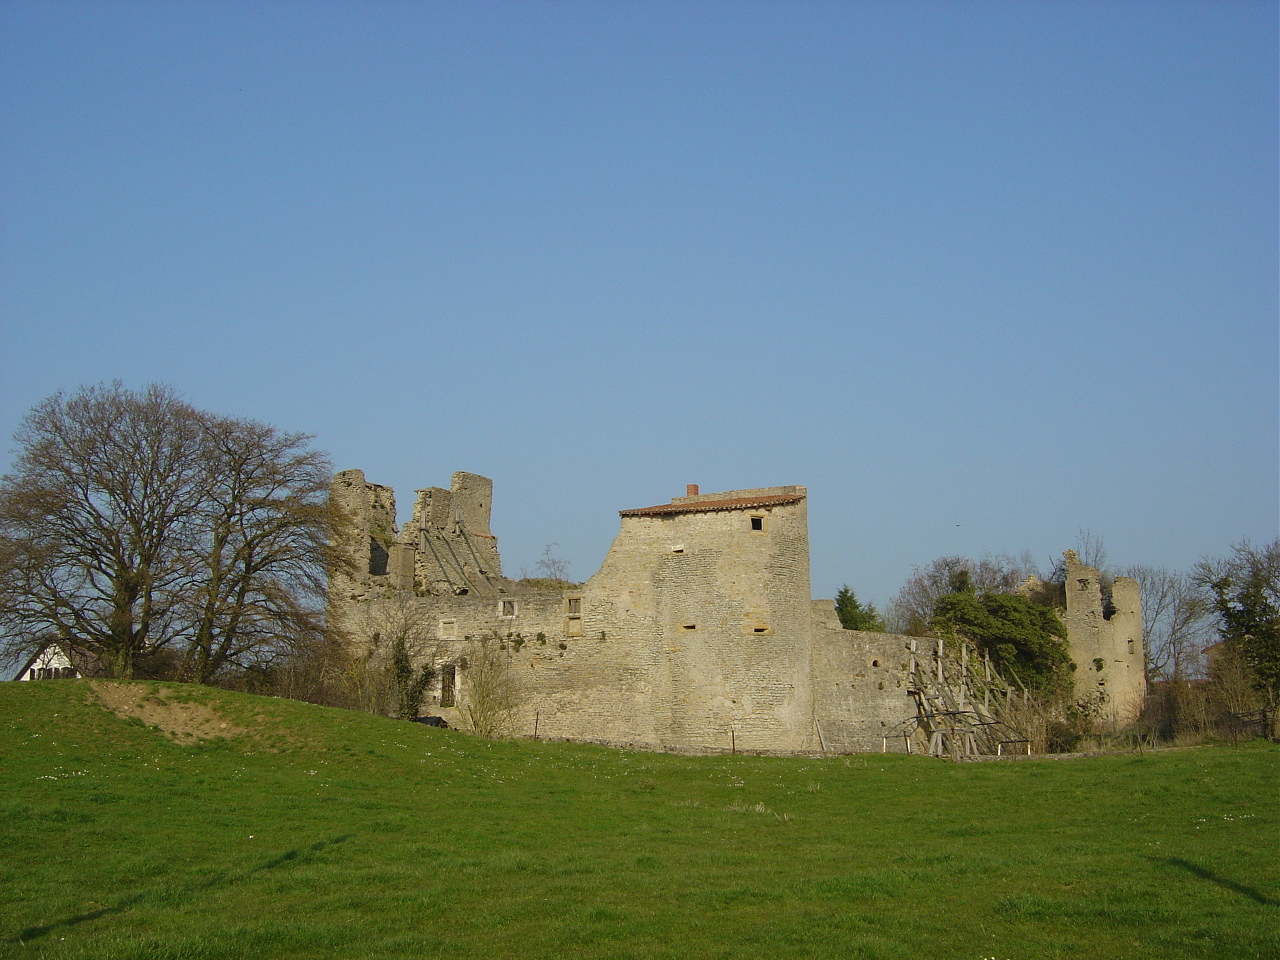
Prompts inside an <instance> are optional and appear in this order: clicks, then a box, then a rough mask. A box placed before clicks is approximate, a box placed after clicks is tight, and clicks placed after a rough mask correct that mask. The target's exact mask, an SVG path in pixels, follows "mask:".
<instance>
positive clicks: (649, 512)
mask: <svg viewBox="0 0 1280 960" xmlns="http://www.w3.org/2000/svg"><path fill="white" fill-rule="evenodd" d="M803 499H804V495H803V494H799V493H780V494H772V495H770V496H766V497H736V498H734V499H732V500H693V501H690V502H687V503H660V504H658V505H657V506H656V507H637V508H636V509H634V510H619V511H618V515H619V516H623V517H665V516H671V515H672V514H675V513H715V512H717V511H721V510H754V509H756V508H758V507H779V506H782V505H783V504H786V503H799V502H800V501H801V500H803Z"/></svg>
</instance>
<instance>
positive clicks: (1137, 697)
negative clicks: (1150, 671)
mask: <svg viewBox="0 0 1280 960" xmlns="http://www.w3.org/2000/svg"><path fill="white" fill-rule="evenodd" d="M1063 558H1064V561H1065V566H1066V604H1067V608H1066V612H1065V614H1064V615H1063V618H1062V622H1063V624H1064V625H1065V626H1066V628H1067V644H1068V648H1069V651H1070V654H1071V659H1072V661H1074V663H1075V665H1076V670H1075V695H1076V698H1077V699H1079V700H1082V701H1085V702H1092V701H1095V700H1096V701H1097V702H1098V703H1099V704H1100V706H1101V710H1102V716H1103V718H1104V719H1107V720H1112V721H1115V722H1119V723H1123V722H1127V721H1130V720H1132V719H1134V718H1135V717H1136V716H1137V714H1138V712H1139V711H1140V710H1141V709H1142V701H1143V698H1144V697H1145V696H1146V677H1145V664H1144V657H1143V653H1142V608H1141V603H1140V599H1139V589H1138V584H1137V582H1136V581H1134V580H1131V579H1129V578H1128V577H1117V578H1116V581H1115V583H1114V584H1113V586H1112V591H1111V607H1110V608H1109V609H1108V608H1106V607H1104V605H1103V600H1102V585H1101V582H1100V578H1099V574H1098V571H1097V570H1095V569H1094V568H1093V567H1088V566H1085V565H1084V564H1082V563H1080V561H1079V559H1078V558H1077V556H1076V554H1075V552H1074V551H1072V550H1068V551H1066V552H1065V553H1064V554H1063Z"/></svg>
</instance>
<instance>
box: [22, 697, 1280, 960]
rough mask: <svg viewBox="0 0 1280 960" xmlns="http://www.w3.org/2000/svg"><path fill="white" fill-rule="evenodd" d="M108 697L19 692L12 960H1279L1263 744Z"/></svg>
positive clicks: (1271, 765)
mask: <svg viewBox="0 0 1280 960" xmlns="http://www.w3.org/2000/svg"><path fill="white" fill-rule="evenodd" d="M98 689H100V690H102V691H104V692H105V696H106V699H107V701H109V702H110V704H111V709H109V708H108V706H107V705H105V704H104V702H103V697H102V695H100V694H99V692H98V690H96V689H95V688H94V687H93V686H91V685H90V684H89V683H87V682H83V681H46V682H39V683H8V684H0V763H2V769H3V774H4V780H3V788H2V789H0V891H2V892H3V896H2V897H0V958H4V957H24V958H25V957H77V958H90V957H91V958H98V960H123V958H193V960H195V958H200V960H203V958H209V960H212V958H223V957H226V958H231V957H242V956H251V957H255V958H273V957H351V958H364V957H369V958H392V957H450V958H458V960H462V958H473V957H474V958H485V960H491V958H505V957H521V958H529V957H588V958H597V957H599V958H606V957H607V958H649V957H664V958H666V957H672V958H674V957H697V958H719V957H725V958H728V957H742V956H752V957H789V958H790V957H842V958H843V957H867V958H925V957H928V958H952V957H954V958H963V960H978V958H989V957H996V958H999V960H1006V958H1007V960H1020V958H1049V957H1062V958H1068V957H1069V958H1072V960H1080V958H1089V957H1097V958H1115V957H1126V958H1146V957H1150V958H1160V960H1164V958H1169V957H1232V958H1243V957H1276V956H1278V955H1280V947H1278V945H1277V939H1276V931H1277V929H1280V883H1278V882H1277V872H1278V871H1277V853H1278V852H1280V851H1278V847H1280V843H1278V838H1280V823H1278V821H1280V817H1278V815H1277V813H1278V811H1277V782H1278V776H1277V774H1278V769H1280V767H1278V765H1277V760H1278V759H1280V751H1277V749H1276V748H1275V747H1274V746H1271V745H1264V744H1255V745H1251V746H1246V747H1240V748H1234V749H1233V748H1228V747H1223V748H1207V749H1199V750H1184V751H1171V752H1162V753H1159V754H1150V753H1148V754H1147V755H1145V756H1141V757H1140V756H1136V755H1129V756H1113V757H1099V758H1092V759H1083V760H1067V761H1051V760H1036V761H1019V762H1007V763H982V764H959V765H957V764H951V763H945V762H942V761H936V760H929V759H925V758H918V757H901V756H895V755H888V756H882V755H878V754H871V755H861V756H855V757H837V758H829V759H805V758H793V759H778V758H760V757H732V756H722V757H712V758H705V757H704V758H689V757H673V756H665V755H654V754H642V753H622V752H616V751H609V750H603V749H597V748H592V747H585V746H576V745H569V744H548V743H533V742H528V741H520V742H512V743H495V742H489V741H485V740H478V739H475V738H473V737H470V736H467V735H465V734H461V733H456V732H454V731H447V730H435V729H431V728H427V727H423V726H419V725H417V724H408V723H401V722H397V721H391V720H384V719H380V718H375V717H369V716H364V715H360V714H352V713H346V712H342V711H336V710H328V709H324V708H321V707H315V706H311V705H308V704H302V703H295V702H291V701H283V700H273V699H264V698H259V697H251V696H246V695H238V694H231V693H226V692H222V691H217V690H210V689H207V688H202V687H183V686H178V685H174V684H150V685H140V686H139V688H138V689H136V690H135V689H134V688H132V687H121V686H120V685H104V686H101V687H99V688H98ZM113 710H114V712H113ZM117 714H120V715H117ZM138 716H142V717H145V718H146V720H147V721H148V722H150V723H152V724H159V725H161V726H163V727H165V728H167V730H168V731H169V732H168V733H166V732H164V731H163V730H160V729H156V728H155V727H148V726H147V725H146V723H144V722H143V720H141V719H138V718H137V717H138ZM174 738H177V740H175V739H174Z"/></svg>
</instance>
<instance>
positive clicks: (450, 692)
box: [440, 663, 458, 707]
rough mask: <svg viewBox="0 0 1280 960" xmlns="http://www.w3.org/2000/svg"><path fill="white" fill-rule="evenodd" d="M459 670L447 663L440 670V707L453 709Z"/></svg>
mask: <svg viewBox="0 0 1280 960" xmlns="http://www.w3.org/2000/svg"><path fill="white" fill-rule="evenodd" d="M457 671H458V668H457V667H455V666H454V665H453V664H452V663H446V664H445V665H444V666H443V667H441V668H440V706H442V707H452V706H453V705H454V697H455V694H456V690H457V683H458V672H457Z"/></svg>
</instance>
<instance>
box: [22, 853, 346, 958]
mask: <svg viewBox="0 0 1280 960" xmlns="http://www.w3.org/2000/svg"><path fill="white" fill-rule="evenodd" d="M351 836H352V835H351V834H349V833H348V834H343V835H342V836H340V837H334V838H333V839H332V840H318V841H316V842H315V843H313V844H311V846H309V847H305V848H303V849H301V850H299V849H296V848H295V849H293V850H286V851H285V852H284V853H282V854H280V855H279V856H276V857H272V858H271V859H270V860H268V861H267V862H266V863H262V864H259V865H258V866H256V867H250V868H249V869H248V870H243V871H241V872H240V873H233V874H229V875H228V874H218V875H217V876H215V877H212V878H210V879H209V880H205V881H203V882H201V883H189V884H182V885H180V886H178V887H176V888H172V892H173V894H176V895H179V896H183V897H190V896H193V895H195V894H197V893H205V892H207V891H209V890H212V889H213V888H214V887H220V886H227V885H230V884H232V883H239V882H241V881H243V880H248V879H249V878H250V877H252V876H254V875H255V874H259V873H265V872H266V871H268V870H274V869H275V868H276V867H281V866H284V865H285V864H286V863H294V862H296V861H300V860H304V859H306V858H307V857H309V856H310V855H311V854H315V853H319V852H320V851H321V850H324V849H325V848H326V847H333V846H337V845H338V844H340V843H345V842H346V841H347V840H350V839H351ZM161 892H164V891H163V890H152V891H145V892H143V893H135V894H132V895H131V896H128V897H125V898H124V899H123V900H119V901H117V902H116V903H114V904H113V905H111V906H109V907H103V908H102V909H101V910H91V911H90V912H88V913H78V914H76V915H75V916H73V917H64V918H63V919H61V920H55V921H53V923H46V924H44V925H42V926H39V927H27V928H26V929H25V930H21V931H19V932H18V933H17V934H16V935H15V936H12V937H8V938H6V939H5V940H4V941H0V942H4V943H19V944H25V943H26V942H27V941H29V940H38V939H39V938H40V937H44V936H48V935H49V934H50V933H53V932H54V931H55V930H62V929H66V928H68V927H74V926H78V925H79V924H82V923H88V922H89V921H91V920H98V919H100V918H102V917H106V916H110V915H111V914H113V913H123V912H124V911H126V910H128V909H129V908H130V907H136V906H137V905H138V904H139V903H142V902H143V901H144V900H147V899H148V898H150V897H152V896H154V895H156V894H157V893H161Z"/></svg>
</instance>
